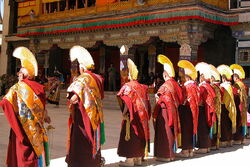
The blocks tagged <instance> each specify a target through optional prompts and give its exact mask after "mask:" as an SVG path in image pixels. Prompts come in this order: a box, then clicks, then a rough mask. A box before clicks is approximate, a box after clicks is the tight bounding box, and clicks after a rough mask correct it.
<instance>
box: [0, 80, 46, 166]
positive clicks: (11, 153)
mask: <svg viewBox="0 0 250 167" xmlns="http://www.w3.org/2000/svg"><path fill="white" fill-rule="evenodd" d="M23 82H25V83H26V84H27V85H28V86H30V87H31V89H32V90H33V91H34V92H35V94H36V95H37V96H38V97H39V98H40V100H41V101H42V102H43V104H44V106H45V102H46V98H45V97H46V95H45V91H44V86H43V85H40V84H39V83H37V82H35V81H32V80H28V79H24V80H23ZM0 106H1V107H2V108H3V111H4V113H5V116H6V118H7V120H8V122H9V124H10V127H11V130H10V137H9V145H8V152H7V160H6V164H7V166H8V167H38V157H37V155H36V153H35V151H34V149H33V147H32V145H31V143H30V142H29V139H28V137H27V136H26V134H25V132H24V129H23V128H22V126H21V124H20V122H19V119H18V118H17V116H16V113H15V111H14V109H13V106H12V104H11V103H10V102H9V101H8V100H6V99H3V100H2V101H1V102H0Z"/></svg>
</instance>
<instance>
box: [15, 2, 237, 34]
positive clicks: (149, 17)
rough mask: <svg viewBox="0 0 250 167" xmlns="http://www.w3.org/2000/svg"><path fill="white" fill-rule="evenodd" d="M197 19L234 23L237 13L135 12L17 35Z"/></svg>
mask: <svg viewBox="0 0 250 167" xmlns="http://www.w3.org/2000/svg"><path fill="white" fill-rule="evenodd" d="M187 19H198V20H203V21H205V22H210V23H213V24H222V25H236V24H238V15H223V14H219V13H216V12H211V11H210V10H205V9H202V8H196V7H194V8H182V9H179V10H174V9H170V10H164V11H158V12H147V13H135V14H131V15H129V16H118V17H111V18H102V19H95V20H84V21H75V22H67V23H65V24H62V23H60V24H53V25H39V26H34V27H23V28H19V29H18V36H26V35H41V34H53V33H63V32H72V31H86V30H94V29H103V28H116V27H125V26H133V25H138V24H150V23H158V22H167V21H173V20H187Z"/></svg>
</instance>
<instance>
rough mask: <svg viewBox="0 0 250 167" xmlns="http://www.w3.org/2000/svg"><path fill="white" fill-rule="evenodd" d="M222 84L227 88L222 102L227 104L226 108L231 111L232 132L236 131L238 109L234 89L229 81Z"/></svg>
mask: <svg viewBox="0 0 250 167" xmlns="http://www.w3.org/2000/svg"><path fill="white" fill-rule="evenodd" d="M221 86H222V87H223V88H224V89H225V91H224V94H223V97H222V104H225V107H226V109H227V110H228V111H229V118H230V120H231V122H232V133H235V132H236V114H237V111H236V106H235V103H234V95H233V89H232V86H231V85H230V84H229V83H223V84H221Z"/></svg>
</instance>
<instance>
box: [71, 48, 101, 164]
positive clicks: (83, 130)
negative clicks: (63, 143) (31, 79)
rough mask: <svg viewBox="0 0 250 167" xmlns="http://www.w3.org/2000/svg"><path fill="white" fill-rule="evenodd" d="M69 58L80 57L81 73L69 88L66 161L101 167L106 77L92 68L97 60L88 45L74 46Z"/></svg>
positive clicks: (72, 59) (78, 58)
mask: <svg viewBox="0 0 250 167" xmlns="http://www.w3.org/2000/svg"><path fill="white" fill-rule="evenodd" d="M70 58H71V61H75V60H76V59H77V60H78V62H79V65H80V67H79V68H80V73H81V74H80V75H79V76H78V77H77V78H76V79H75V80H74V81H73V83H72V84H71V85H70V86H69V88H68V90H67V92H68V104H69V111H70V117H69V121H68V126H69V127H68V128H69V135H68V152H67V156H66V162H67V164H68V166H69V167H100V166H102V160H101V145H102V144H104V142H105V133H104V120H103V111H102V99H103V78H102V77H101V76H100V75H97V74H95V73H92V72H91V70H92V69H93V68H94V61H93V59H92V57H91V55H90V53H89V52H88V51H87V50H86V49H85V48H83V47H81V46H74V47H72V48H71V50H70Z"/></svg>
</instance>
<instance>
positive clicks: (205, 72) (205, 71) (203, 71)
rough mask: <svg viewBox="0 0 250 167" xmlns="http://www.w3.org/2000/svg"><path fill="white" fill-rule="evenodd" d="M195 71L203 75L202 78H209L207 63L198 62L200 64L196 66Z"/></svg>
mask: <svg viewBox="0 0 250 167" xmlns="http://www.w3.org/2000/svg"><path fill="white" fill-rule="evenodd" d="M195 69H196V71H199V72H200V74H203V76H204V78H205V79H206V80H208V79H210V78H211V74H210V69H209V65H208V64H207V63H205V62H200V63H198V64H196V66H195Z"/></svg>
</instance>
